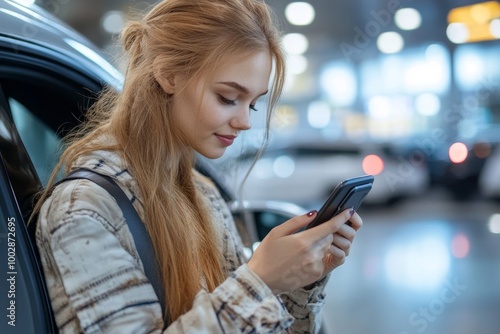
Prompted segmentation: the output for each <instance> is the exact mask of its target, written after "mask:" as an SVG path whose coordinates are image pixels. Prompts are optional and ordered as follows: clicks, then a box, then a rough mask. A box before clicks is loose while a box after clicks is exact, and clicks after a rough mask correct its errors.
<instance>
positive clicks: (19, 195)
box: [0, 0, 304, 334]
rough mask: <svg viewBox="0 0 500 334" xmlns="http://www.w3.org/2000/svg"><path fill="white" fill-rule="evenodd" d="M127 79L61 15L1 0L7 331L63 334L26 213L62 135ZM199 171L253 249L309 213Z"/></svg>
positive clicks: (0, 277)
mask: <svg viewBox="0 0 500 334" xmlns="http://www.w3.org/2000/svg"><path fill="white" fill-rule="evenodd" d="M121 82H122V75H121V74H120V73H119V72H118V71H117V70H116V69H115V68H114V67H113V66H112V65H111V64H110V63H109V62H108V61H107V60H106V59H105V57H104V56H103V55H102V54H101V53H100V52H99V50H98V49H96V48H95V47H94V46H93V45H92V44H91V43H89V42H88V41H87V40H86V39H85V38H83V37H82V36H81V35H79V34H78V33H76V32H75V31H73V30H72V29H70V28H69V27H68V26H66V25H65V24H64V23H62V22H61V21H59V20H58V19H57V18H55V17H53V16H52V15H50V14H48V13H46V12H45V11H43V10H42V9H40V8H39V7H37V6H36V5H32V6H24V5H21V4H19V3H17V2H14V1H9V0H0V193H1V195H0V213H1V214H0V219H1V222H0V268H1V274H0V282H1V283H0V309H1V310H2V314H1V317H0V319H2V320H1V321H0V333H23V334H26V333H53V332H57V329H56V326H55V324H54V319H53V316H52V311H51V306H50V301H49V298H48V296H47V291H46V288H45V285H44V279H43V273H42V271H41V267H40V264H39V262H38V260H37V252H36V247H35V245H34V242H33V238H32V232H33V231H29V230H28V228H27V226H26V221H27V217H28V216H29V214H30V213H31V210H32V203H33V198H34V196H36V193H37V192H38V191H39V190H40V189H42V188H43V186H44V185H45V184H46V182H47V180H48V176H49V174H50V172H51V170H52V168H53V166H54V165H55V162H56V161H57V160H58V157H59V153H60V152H59V151H60V143H61V138H62V137H63V136H64V135H66V134H67V133H68V132H69V131H71V130H72V129H73V128H74V127H75V126H77V125H78V124H80V122H81V121H82V120H83V119H84V115H85V110H86V109H87V108H88V107H89V106H90V105H91V104H92V102H93V101H94V100H95V97H96V96H97V95H98V94H99V92H100V91H101V90H102V89H103V88H104V87H106V86H112V87H114V88H116V89H118V90H119V89H120V87H121ZM198 168H199V170H200V171H201V172H202V173H204V174H206V175H208V176H209V177H211V178H212V179H214V181H215V183H216V184H217V185H218V186H219V188H220V190H221V193H222V194H223V196H224V198H225V199H226V200H227V201H228V203H229V204H230V207H231V208H232V210H233V213H234V215H235V218H236V221H237V224H238V225H239V227H240V231H241V232H242V237H243V239H244V240H246V245H248V246H249V248H250V249H251V246H252V244H253V242H257V241H258V240H259V239H261V238H262V237H263V236H264V235H265V234H266V233H267V231H268V230H269V229H270V228H271V227H273V226H275V225H277V224H279V223H281V222H283V221H284V220H285V219H288V218H289V217H291V216H294V215H297V214H301V213H303V212H304V211H303V209H302V208H300V207H298V206H295V205H293V204H289V203H276V202H266V201H261V202H251V203H245V205H241V204H238V203H239V202H237V201H235V200H234V197H233V195H232V194H231V192H230V191H228V190H227V188H226V187H224V180H223V178H221V177H220V175H217V174H216V173H215V172H214V171H213V169H212V168H211V166H210V163H209V162H207V161H206V160H203V159H200V160H199V163H198ZM242 217H245V219H242ZM30 226H31V225H30ZM30 236H31V237H30Z"/></svg>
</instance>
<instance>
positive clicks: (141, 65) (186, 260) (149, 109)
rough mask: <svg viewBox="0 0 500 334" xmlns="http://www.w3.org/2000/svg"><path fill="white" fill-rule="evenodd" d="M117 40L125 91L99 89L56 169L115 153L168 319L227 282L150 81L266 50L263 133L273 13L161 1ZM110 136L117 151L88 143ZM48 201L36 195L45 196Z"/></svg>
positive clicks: (275, 36) (203, 1) (274, 93)
mask: <svg viewBox="0 0 500 334" xmlns="http://www.w3.org/2000/svg"><path fill="white" fill-rule="evenodd" d="M121 40H122V42H123V45H124V48H125V51H126V52H127V54H128V58H129V61H128V66H127V69H126V75H125V82H124V86H123V90H122V91H121V92H120V93H116V92H113V91H112V90H108V91H105V92H104V94H103V95H102V96H101V98H100V99H99V100H98V101H97V102H96V103H95V104H94V105H93V107H92V108H91V110H90V111H89V113H88V115H90V116H89V117H90V119H89V121H88V122H87V123H86V125H85V127H83V128H82V130H81V131H80V132H79V134H77V135H76V136H74V137H72V138H73V139H71V140H70V141H69V145H68V147H67V149H66V150H65V152H64V153H63V155H62V156H61V160H60V162H59V165H58V168H56V170H55V171H54V173H53V175H52V178H51V182H53V180H54V179H55V178H56V173H57V169H59V168H60V167H61V166H63V165H64V166H65V168H66V171H68V170H69V168H70V166H71V165H72V164H73V163H74V162H75V160H76V159H77V158H78V157H79V156H82V155H84V154H86V153H89V152H92V151H94V150H101V149H103V150H118V151H120V152H121V153H122V154H123V156H124V158H125V160H126V162H127V164H128V167H129V169H130V172H131V174H132V175H133V177H134V178H135V180H136V182H137V185H138V187H139V190H140V193H141V195H142V197H143V203H144V214H145V221H144V224H145V225H146V228H147V230H148V232H149V234H150V235H151V238H152V242H153V247H154V249H155V252H156V254H157V258H158V261H159V265H160V267H161V273H162V276H163V281H164V283H165V285H164V288H165V293H166V300H167V304H168V307H167V310H164V311H165V312H167V313H166V314H167V315H168V317H169V319H170V320H171V321H174V320H175V319H177V318H178V317H179V316H180V315H182V314H183V313H185V312H186V311H188V310H189V309H190V308H191V306H192V303H193V300H194V297H195V295H196V294H197V293H198V292H199V290H200V289H201V288H202V284H205V286H206V287H207V288H208V290H209V291H212V290H214V289H215V288H216V287H217V286H218V285H219V284H221V283H222V281H223V280H224V279H225V275H224V271H223V261H224V259H223V258H222V254H221V253H220V250H219V249H220V248H219V247H218V245H217V242H216V240H217V238H216V235H215V233H214V231H213V228H212V223H211V222H210V220H209V219H210V218H209V217H210V214H209V212H208V211H207V208H205V207H204V206H203V203H202V201H201V200H200V198H198V195H197V192H196V190H195V186H194V182H193V174H192V168H193V166H194V162H195V158H194V152H192V149H190V148H188V147H187V146H186V145H184V144H183V143H182V137H181V134H180V133H178V131H177V128H176V127H175V126H174V124H173V122H172V120H171V118H170V115H171V113H170V112H169V108H170V103H169V99H168V95H167V94H166V93H165V92H164V91H163V90H162V89H161V87H160V85H159V84H158V82H157V81H156V80H155V76H154V73H153V72H154V69H153V63H158V64H159V65H160V66H159V67H160V68H161V69H163V71H164V72H163V73H162V75H166V76H169V75H174V76H175V75H181V74H182V75H183V76H184V77H186V78H192V79H193V80H195V79H196V78H197V77H198V76H199V75H200V74H207V73H208V74H209V73H214V72H215V71H216V70H217V69H218V68H219V67H220V66H222V64H223V63H224V61H225V60H227V59H228V58H229V57H232V56H235V55H239V54H241V53H253V52H258V51H262V50H266V51H269V52H270V54H271V56H272V58H273V62H274V73H275V75H274V78H273V81H272V86H271V88H270V94H269V102H268V113H267V119H268V122H267V123H268V126H269V120H270V117H271V111H272V110H273V108H274V106H275V104H276V102H277V100H278V98H279V96H280V95H281V92H282V89H283V82H284V76H285V64H284V56H283V53H282V50H281V48H280V32H279V30H278V29H277V25H276V24H275V20H274V18H273V17H272V12H271V10H270V8H269V7H268V6H267V5H266V4H265V3H264V2H263V1H260V0H164V1H161V2H160V3H158V4H157V5H156V6H154V7H153V8H152V9H151V10H150V11H149V13H148V14H147V15H146V16H145V17H144V18H143V19H141V20H137V21H133V22H130V23H129V24H128V25H127V26H126V27H125V29H124V30H123V32H122V35H121ZM103 133H110V134H112V135H113V136H114V137H115V138H116V141H117V144H116V145H115V146H112V147H110V146H109V145H108V146H106V145H105V144H102V143H101V144H97V141H95V140H94V139H96V138H98V137H99V136H100V135H102V134H103ZM46 196H47V194H45V196H43V197H42V201H43V198H44V197H45V198H46Z"/></svg>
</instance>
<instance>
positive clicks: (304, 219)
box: [275, 210, 317, 236]
mask: <svg viewBox="0 0 500 334" xmlns="http://www.w3.org/2000/svg"><path fill="white" fill-rule="evenodd" d="M316 213H317V211H316V210H312V211H309V212H308V213H306V214H303V215H300V216H296V217H293V218H292V219H289V220H287V221H286V222H284V223H283V224H281V225H279V226H277V227H276V228H275V230H276V233H277V234H278V236H285V235H290V234H293V233H295V232H297V231H299V230H300V229H301V228H304V227H306V226H307V225H308V224H309V223H310V222H311V221H312V220H313V218H314V216H315V215H316Z"/></svg>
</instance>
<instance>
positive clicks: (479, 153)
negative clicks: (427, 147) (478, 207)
mask: <svg viewBox="0 0 500 334" xmlns="http://www.w3.org/2000/svg"><path fill="white" fill-rule="evenodd" d="M499 144H500V127H499V126H498V125H488V126H485V127H483V128H481V130H480V131H478V134H477V135H476V136H475V137H473V138H467V139H462V138H457V139H455V140H454V141H450V142H446V143H442V144H441V145H439V147H437V148H436V149H434V150H433V152H432V154H431V155H430V156H429V165H430V171H431V179H432V184H433V185H434V186H438V187H442V188H443V189H445V190H447V191H448V193H449V194H450V195H451V196H452V197H453V198H454V199H455V200H462V201H463V200H469V199H474V198H477V197H478V196H480V195H481V193H482V192H484V188H485V187H486V188H488V187H489V185H485V184H484V181H481V180H480V178H481V177H483V176H482V175H483V174H484V172H483V170H484V169H485V168H487V166H489V165H491V164H494V161H493V162H490V161H489V160H490V159H493V160H494V159H495V158H494V155H493V152H495V150H496V148H497V147H498V146H500V145H499ZM488 168H490V167H488ZM488 173H489V171H488ZM492 182H493V183H494V182H495V180H492ZM481 188H483V189H481Z"/></svg>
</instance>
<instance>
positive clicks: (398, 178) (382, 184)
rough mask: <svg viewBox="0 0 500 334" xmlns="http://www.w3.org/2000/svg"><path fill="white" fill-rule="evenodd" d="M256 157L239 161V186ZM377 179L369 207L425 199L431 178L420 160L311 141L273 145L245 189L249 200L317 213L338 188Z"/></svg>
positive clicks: (386, 150)
mask: <svg viewBox="0 0 500 334" xmlns="http://www.w3.org/2000/svg"><path fill="white" fill-rule="evenodd" d="M254 156H255V154H253V153H249V154H247V156H246V157H243V158H242V159H240V160H239V161H238V163H237V164H234V165H238V166H239V168H238V169H235V173H236V174H238V176H236V177H234V179H236V180H237V182H235V184H238V183H239V182H240V181H241V180H242V178H243V175H244V172H245V171H246V170H248V168H249V166H250V164H251V163H252V160H253V158H254ZM364 174H372V175H374V176H375V182H374V184H373V188H372V190H371V192H370V193H369V194H368V196H367V197H366V200H365V203H371V204H376V205H380V204H388V203H392V202H394V201H397V200H399V199H401V198H406V197H412V196H419V195H422V194H423V193H424V192H425V191H426V190H427V187H428V184H429V172H428V169H427V167H426V165H425V161H424V160H423V159H420V157H418V159H417V158H415V157H412V156H409V155H408V154H407V153H405V152H404V151H397V150H395V148H393V147H390V146H387V145H382V144H373V143H356V142H352V141H343V140H339V141H334V142H326V141H323V142H320V141H317V140H316V141H306V140H300V141H296V142H294V143H289V144H286V145H272V146H270V147H269V148H268V149H267V150H266V152H265V153H264V154H263V156H262V157H261V158H260V159H259V160H258V161H257V162H256V164H255V166H254V168H253V170H252V172H251V173H250V174H249V176H248V179H247V180H246V182H245V186H244V189H243V194H244V198H247V199H249V200H252V199H256V198H258V196H259V194H261V195H262V194H263V193H264V194H265V196H266V198H268V199H270V200H279V201H289V202H294V203H298V204H300V205H304V206H308V207H309V206H314V207H316V206H317V205H318V204H319V203H320V202H322V201H324V200H325V199H326V198H327V196H328V195H329V193H330V192H331V191H332V190H333V189H334V188H335V187H336V186H337V184H338V183H339V182H341V181H343V180H345V179H347V178H352V177H355V176H360V175H364Z"/></svg>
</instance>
